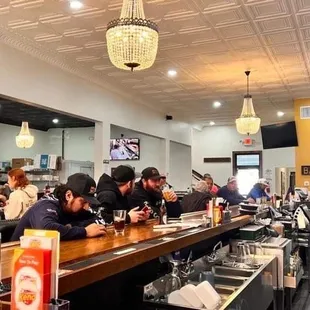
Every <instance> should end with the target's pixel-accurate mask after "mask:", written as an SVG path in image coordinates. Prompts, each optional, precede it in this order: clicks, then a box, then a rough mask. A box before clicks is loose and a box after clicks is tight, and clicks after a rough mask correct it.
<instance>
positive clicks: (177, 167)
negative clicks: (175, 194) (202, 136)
mask: <svg viewBox="0 0 310 310" xmlns="http://www.w3.org/2000/svg"><path fill="white" fill-rule="evenodd" d="M191 160H192V158H191V147H190V146H188V145H184V144H180V143H176V142H170V165H169V166H170V173H169V176H168V179H167V180H168V183H170V184H171V185H172V186H173V187H174V189H175V190H187V189H188V188H189V187H190V186H191V180H192V162H191Z"/></svg>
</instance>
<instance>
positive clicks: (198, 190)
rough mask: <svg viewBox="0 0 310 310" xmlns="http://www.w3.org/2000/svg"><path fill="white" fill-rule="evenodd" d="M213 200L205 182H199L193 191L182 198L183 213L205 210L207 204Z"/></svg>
mask: <svg viewBox="0 0 310 310" xmlns="http://www.w3.org/2000/svg"><path fill="white" fill-rule="evenodd" d="M212 198H213V195H212V194H211V193H210V192H209V188H208V185H207V183H206V182H205V181H199V182H198V183H197V184H196V186H195V191H194V192H193V193H191V194H188V195H186V196H184V198H183V200H182V207H183V212H184V213H188V212H196V211H205V210H207V203H208V202H209V201H210V200H211V199H212Z"/></svg>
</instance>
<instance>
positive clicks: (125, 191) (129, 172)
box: [97, 165, 149, 223]
mask: <svg viewBox="0 0 310 310" xmlns="http://www.w3.org/2000/svg"><path fill="white" fill-rule="evenodd" d="M140 176H141V174H137V173H135V171H134V169H133V168H132V167H131V166H129V165H121V166H118V167H117V168H115V169H113V171H112V174H111V177H110V176H109V175H107V174H106V173H104V174H103V175H102V176H101V177H100V179H99V182H98V187H97V199H98V200H99V202H100V207H101V208H103V212H101V215H102V217H103V218H104V220H105V221H106V222H107V223H111V222H113V210H126V211H127V216H126V222H127V223H137V222H139V221H145V220H147V219H148V217H149V212H148V211H147V212H144V211H142V210H139V207H137V208H133V209H132V210H130V206H129V204H128V199H127V196H128V195H130V194H131V193H132V191H133V188H134V184H135V180H136V178H139V177H140Z"/></svg>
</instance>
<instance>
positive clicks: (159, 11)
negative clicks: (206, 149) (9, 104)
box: [0, 0, 310, 125]
mask: <svg viewBox="0 0 310 310" xmlns="http://www.w3.org/2000/svg"><path fill="white" fill-rule="evenodd" d="M82 1H83V0H82ZM84 3H85V7H84V8H83V9H82V10H79V11H72V10H71V9H70V8H69V5H68V1H67V0H1V1H0V27H1V29H2V30H1V31H2V32H4V31H6V33H7V34H8V33H9V34H10V35H11V36H15V38H18V40H20V41H23V43H24V44H26V45H28V46H31V47H32V48H35V51H37V53H36V56H38V55H40V57H41V58H43V59H45V60H48V61H50V62H51V63H54V64H56V65H59V66H61V67H62V68H64V69H67V70H71V71H72V72H74V73H76V74H79V75H80V76H83V77H84V78H87V79H89V80H92V81H94V82H96V83H98V84H101V85H103V86H106V85H111V87H115V89H116V90H118V91H120V92H123V93H125V92H126V93H129V94H130V95H132V96H134V98H137V99H138V100H139V101H141V102H145V103H147V104H148V105H151V106H153V107H154V108H155V109H159V110H160V111H163V112H164V113H167V114H171V115H173V116H175V117H176V118H179V119H182V120H187V121H190V122H192V123H193V124H200V125H203V124H208V123H209V122H210V121H211V120H212V121H215V122H216V124H229V123H233V122H234V119H235V118H236V117H237V116H238V115H239V113H240V111H241V107H242V102H243V95H244V93H245V85H246V78H245V75H244V71H245V70H246V69H250V70H251V71H252V73H251V94H252V95H253V102H254V105H255V109H256V112H257V114H258V115H259V116H260V117H261V118H262V122H263V123H272V122H275V121H277V120H278V119H277V116H276V112H277V111H279V110H281V111H283V112H285V113H286V114H285V116H284V117H283V120H288V119H292V118H293V99H295V98H302V97H310V87H309V69H310V65H309V56H310V0H144V7H145V13H146V16H147V17H148V18H150V19H152V20H154V21H155V22H157V23H158V26H159V28H160V42H159V53H158V56H157V59H156V62H155V65H154V66H153V67H152V68H151V69H149V70H146V71H142V72H134V73H131V72H127V71H121V70H118V69H116V68H114V67H113V66H112V65H111V63H110V61H109V59H108V55H107V48H106V41H105V31H106V25H107V23H108V22H109V21H110V20H112V19H114V18H117V17H118V16H119V14H120V9H121V4H122V1H121V0H84ZM8 41H9V40H7V42H8ZM29 50H30V49H29ZM33 50H34V49H33ZM169 69H175V70H177V72H178V75H177V76H176V77H174V78H169V77H168V76H167V71H168V70H169ZM215 100H219V101H221V102H222V103H223V105H222V107H221V108H220V109H214V108H213V107H212V103H213V101H215Z"/></svg>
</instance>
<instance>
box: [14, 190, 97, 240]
mask: <svg viewBox="0 0 310 310" xmlns="http://www.w3.org/2000/svg"><path fill="white" fill-rule="evenodd" d="M96 220H98V218H97V217H96V216H95V215H93V214H91V213H90V212H88V211H81V213H80V214H77V215H71V214H67V213H65V212H64V211H63V209H62V207H61V206H60V204H59V201H58V200H57V199H56V198H55V197H54V196H52V195H51V196H46V197H43V198H42V199H40V200H39V201H38V202H37V203H36V204H34V205H33V206H32V207H31V208H29V210H28V211H27V212H26V213H25V214H24V215H23V217H22V218H21V219H20V221H19V223H18V225H17V227H16V229H15V231H14V233H13V236H12V238H11V240H12V241H19V238H20V237H21V236H23V235H24V230H25V229H28V228H29V229H45V230H57V231H58V232H59V233H60V239H61V240H74V239H82V238H86V230H85V228H84V227H86V226H88V225H90V224H92V223H95V222H96Z"/></svg>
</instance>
